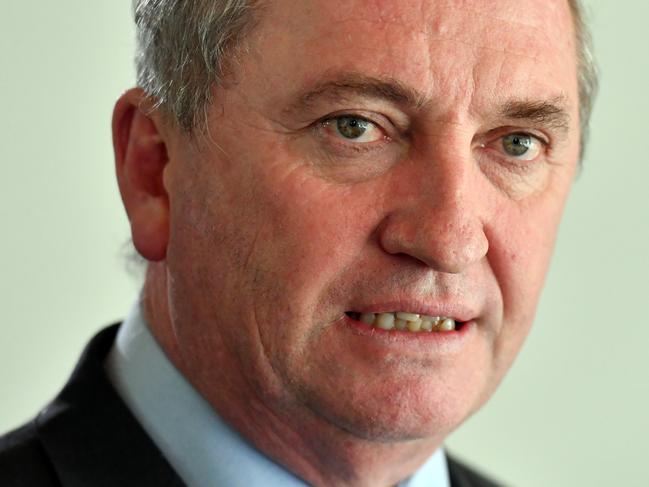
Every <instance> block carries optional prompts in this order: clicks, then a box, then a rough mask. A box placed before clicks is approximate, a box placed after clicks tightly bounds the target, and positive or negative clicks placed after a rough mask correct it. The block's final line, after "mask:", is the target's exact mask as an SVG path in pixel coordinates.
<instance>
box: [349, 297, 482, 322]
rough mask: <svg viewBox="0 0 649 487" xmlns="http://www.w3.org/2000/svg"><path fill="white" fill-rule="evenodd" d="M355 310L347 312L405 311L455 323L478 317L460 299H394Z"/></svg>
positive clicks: (378, 301)
mask: <svg viewBox="0 0 649 487" xmlns="http://www.w3.org/2000/svg"><path fill="white" fill-rule="evenodd" d="M356 306H357V307H356V308H354V309H349V310H347V311H351V312H358V313H375V314H376V313H392V312H399V311H403V312H406V313H416V314H419V315H427V316H444V317H447V318H452V319H454V320H455V321H460V322H466V321H470V320H472V319H474V318H476V316H477V315H478V312H477V310H476V307H475V306H471V305H469V304H468V303H465V302H463V301H461V300H460V299H457V300H455V299H452V298H445V299H443V300H440V299H431V300H430V301H425V300H409V299H393V300H372V301H371V302H365V303H359V304H357V305H356Z"/></svg>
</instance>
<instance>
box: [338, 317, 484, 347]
mask: <svg viewBox="0 0 649 487" xmlns="http://www.w3.org/2000/svg"><path fill="white" fill-rule="evenodd" d="M341 321H342V324H344V325H345V326H347V327H349V328H350V329H351V331H353V332H354V333H355V334H358V335H361V336H365V337H368V338H369V337H371V338H375V339H378V340H384V341H389V342H391V343H393V344H394V343H398V342H402V343H404V344H416V345H417V346H436V345H437V346H449V347H456V346H462V344H463V343H464V342H465V341H466V340H467V339H468V338H469V336H470V335H472V334H473V333H474V332H475V330H476V326H477V325H476V322H475V321H474V320H470V321H466V322H464V323H462V326H461V327H460V328H459V329H458V330H453V331H437V332H436V331H430V332H428V331H418V332H411V331H400V330H395V329H392V330H384V329H382V328H379V327H377V326H370V325H368V324H366V323H363V322H361V321H358V320H354V319H352V318H350V317H349V316H347V315H344V316H343V317H342V319H341Z"/></svg>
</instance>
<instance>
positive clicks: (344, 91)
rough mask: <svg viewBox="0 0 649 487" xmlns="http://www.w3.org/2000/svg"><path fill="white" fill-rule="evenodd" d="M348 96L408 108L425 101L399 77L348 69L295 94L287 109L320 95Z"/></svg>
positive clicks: (300, 106)
mask: <svg viewBox="0 0 649 487" xmlns="http://www.w3.org/2000/svg"><path fill="white" fill-rule="evenodd" d="M351 96H360V97H363V98H378V99H383V100H387V101H390V102H393V103H395V104H397V105H405V106H408V107H411V108H421V106H423V105H424V103H425V102H426V97H425V96H424V95H423V94H422V93H420V92H418V91H417V90H414V89H412V88H410V87H408V86H406V85H404V84H403V83H401V82H400V81H398V80H395V79H392V78H376V77H373V76H365V75H361V74H356V73H349V74H344V75H341V76H338V77H334V78H333V79H330V80H323V81H320V82H318V83H316V85H315V86H313V87H311V88H309V90H308V91H306V92H304V93H302V94H300V95H298V99H297V101H296V102H295V103H292V104H291V105H290V106H289V107H288V111H298V110H300V109H308V108H311V107H312V106H313V105H315V104H316V103H317V102H319V101H320V100H322V99H325V100H328V99H331V100H339V99H345V98H349V97H351Z"/></svg>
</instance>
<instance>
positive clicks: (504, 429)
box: [0, 0, 649, 487]
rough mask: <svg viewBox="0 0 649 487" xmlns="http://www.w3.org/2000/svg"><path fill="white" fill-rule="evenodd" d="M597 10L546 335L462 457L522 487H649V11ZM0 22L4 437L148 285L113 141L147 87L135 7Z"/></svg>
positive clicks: (75, 6)
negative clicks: (123, 110) (127, 101)
mask: <svg viewBox="0 0 649 487" xmlns="http://www.w3.org/2000/svg"><path fill="white" fill-rule="evenodd" d="M588 4H589V6H590V10H591V16H592V25H593V31H594V37H595V42H596V51H597V56H598V59H599V64H600V66H601V70H602V72H603V74H602V87H601V93H600V97H599V101H598V104H597V107H596V110H595V114H594V120H593V130H592V142H591V146H590V148H589V151H588V155H587V158H586V161H585V170H584V172H583V174H582V175H581V177H580V178H579V180H578V182H577V184H576V186H575V188H574V192H573V194H572V198H571V200H570V202H569V204H568V208H567V211H566V216H565V220H564V224H563V226H562V230H561V233H560V238H559V242H558V246H557V250H556V255H555V259H554V264H553V267H552V270H551V272H550V274H549V277H548V281H547V286H546V291H545V294H544V296H543V299H542V302H541V305H540V309H539V314H538V319H537V321H536V325H535V328H534V330H533V332H532V334H531V336H530V339H529V341H528V343H527V345H526V347H525V348H524V350H523V352H522V354H521V356H520V358H519V360H518V362H517V363H516V365H515V366H514V368H513V370H512V372H511V373H510V375H509V376H508V378H507V379H506V380H505V382H504V384H503V386H502V387H501V388H500V390H499V392H498V393H497V394H496V396H495V397H494V398H493V400H492V401H491V402H490V403H489V404H488V405H487V406H486V407H485V408H484V409H483V410H482V411H481V412H480V413H479V414H477V415H476V416H475V417H474V418H472V419H471V420H469V421H468V422H467V423H466V424H465V425H464V426H462V427H461V428H460V430H458V432H457V433H456V434H454V435H453V436H452V437H451V439H450V440H449V442H448V444H449V445H450V446H451V447H452V449H453V450H454V451H455V452H456V453H459V454H461V455H462V456H464V457H465V458H467V459H469V460H471V461H474V462H475V463H476V464H479V465H482V466H483V467H484V468H485V469H487V470H488V471H490V472H492V473H493V474H494V475H495V476H496V477H498V478H500V479H501V480H503V481H505V482H506V483H508V484H509V485H515V486H530V487H560V486H617V485H625V486H638V487H640V486H642V487H646V486H648V485H649V470H647V467H646V462H647V460H646V457H647V454H648V452H649V447H648V446H647V442H648V440H647V437H648V436H649V419H648V411H649V326H648V325H649V320H648V318H647V304H648V302H649V300H648V299H647V294H648V291H649V277H648V271H649V257H648V255H649V218H648V217H649V190H648V188H647V185H648V183H649V156H648V150H649V149H648V146H649V123H648V122H647V116H648V115H649V96H648V94H647V90H649V55H648V54H647V47H648V46H649V34H648V32H647V31H648V29H649V27H648V26H647V22H648V19H649V3H648V2H645V1H643V0H621V1H612V0H591V1H589V2H588ZM0 6H1V9H0V141H1V142H2V143H1V145H0V154H1V155H0V157H1V159H0V168H1V169H2V171H1V175H2V176H1V177H0V223H1V227H0V228H1V230H0V232H1V233H0V237H1V238H0V305H1V309H2V319H1V320H0V431H3V430H6V429H9V428H10V427H14V426H17V425H18V424H19V423H21V422H23V421H25V420H27V419H28V418H30V417H32V416H33V415H34V414H35V413H36V412H37V411H38V410H39V408H40V407H41V406H43V405H44V404H45V403H46V401H48V400H49V399H50V398H52V397H53V395H54V394H55V393H56V391H57V390H58V389H59V388H60V387H61V386H62V384H63V383H64V381H65V379H66V377H67V376H68V374H69V372H70V370H71V368H72V367H73V365H74V363H75V362H76V360H77V357H78V354H79V352H80V351H81V349H82V347H83V345H84V344H85V342H86V341H87V340H88V338H89V337H90V336H91V335H92V334H93V333H94V332H95V331H96V330H97V329H99V328H100V327H102V326H103V325H105V324H108V323H110V322H112V321H114V320H117V319H119V318H120V317H123V316H124V314H125V313H126V312H127V310H128V309H129V307H130V306H131V303H132V302H133V300H134V298H135V296H136V292H137V289H138V287H139V284H138V278H137V277H134V276H132V275H129V274H128V273H127V272H126V267H127V266H126V263H125V257H124V250H123V249H124V242H126V241H127V240H128V225H127V221H126V219H125V217H124V215H123V212H122V209H121V206H120V201H119V197H118V194H117V189H116V185H115V182H114V177H113V168H112V149H111V141H110V130H109V127H110V125H109V124H110V114H111V109H112V104H113V102H114V100H115V99H116V98H117V97H118V96H119V94H120V92H121V91H122V90H124V89H126V88H128V87H129V86H130V85H131V84H132V82H133V70H132V63H131V57H132V51H133V29H132V27H131V20H130V2H128V1H121V2H118V1H115V0H110V1H107V0H104V1H99V0H57V1H41V2H28V1H23V0H0ZM524 14H525V12H524V11H521V15H524Z"/></svg>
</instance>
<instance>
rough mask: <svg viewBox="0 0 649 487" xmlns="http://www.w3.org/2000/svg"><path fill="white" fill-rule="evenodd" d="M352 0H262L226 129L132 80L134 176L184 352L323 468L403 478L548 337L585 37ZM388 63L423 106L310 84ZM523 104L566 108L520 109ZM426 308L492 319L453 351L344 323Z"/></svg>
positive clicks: (317, 480) (231, 413) (151, 306)
mask: <svg viewBox="0 0 649 487" xmlns="http://www.w3.org/2000/svg"><path fill="white" fill-rule="evenodd" d="M344 5H345V6H344V8H341V7H340V5H339V3H338V2H328V1H324V0H312V1H305V2H294V1H288V0H281V1H276V2H272V5H271V6H268V7H267V8H265V9H264V10H263V13H262V14H261V20H260V22H259V25H258V26H257V27H256V28H255V30H254V31H253V33H252V35H251V37H250V38H249V40H248V42H247V46H246V48H247V49H246V50H245V51H244V52H243V54H241V56H240V61H239V62H238V63H237V64H236V65H235V66H234V70H233V76H232V79H231V80H230V82H229V83H227V84H226V85H225V86H223V87H218V88H215V91H214V95H215V97H214V99H215V102H214V104H213V105H212V106H210V107H209V109H208V112H207V121H208V132H209V133H208V134H207V135H197V136H195V137H194V138H190V137H189V136H187V135H185V134H183V133H181V131H180V130H178V129H177V128H176V127H175V126H174V125H173V124H171V123H168V122H166V121H165V119H164V118H163V117H162V116H160V115H159V113H153V114H150V113H148V112H145V111H138V110H137V109H136V108H135V107H137V106H138V103H140V101H141V100H140V97H141V93H139V92H138V91H137V90H134V91H131V92H129V93H127V94H125V95H124V97H123V98H122V99H121V100H120V102H118V105H117V108H116V114H115V125H114V127H115V133H116V136H115V141H116V142H115V144H116V154H117V162H118V164H117V167H118V178H119V181H120V189H121V191H122V195H123V198H124V201H125V205H126V208H127V211H128V213H129V218H130V220H131V225H132V229H133V238H134V242H135V244H136V247H137V248H138V250H139V251H140V252H141V253H142V255H144V256H145V257H146V258H148V259H149V260H151V261H152V262H151V264H150V266H149V271H148V275H147V282H146V285H145V310H146V314H147V318H148V321H149V323H150V326H151V328H152V330H153V331H154V334H155V335H156V337H157V338H158V340H159V341H160V343H161V344H162V345H163V347H164V348H165V350H166V351H167V353H168V355H169V357H170V358H171V359H172V361H173V362H174V363H175V364H176V366H177V367H179V368H180V370H181V371H182V372H183V373H184V374H185V375H186V376H187V377H188V378H189V380H190V381H191V382H192V383H193V384H194V385H195V386H196V388H197V389H198V390H199V391H200V392H201V393H202V394H203V395H204V396H205V397H206V398H207V399H208V400H209V401H210V402H211V403H212V405H213V406H214V407H215V409H216V410H217V411H218V412H219V413H220V414H221V415H222V416H223V417H224V418H225V419H226V420H227V421H229V422H230V423H232V424H233V425H234V426H235V427H236V428H237V429H238V430H239V431H241V432H242V433H243V434H244V435H245V436H246V437H248V438H249V439H250V441H252V442H253V443H254V444H255V445H257V446H258V447H259V448H260V449H262V450H263V451H265V452H266V453H267V454H269V455H270V456H271V457H273V458H275V459H276V460H277V461H279V462H281V463H283V464H284V465H286V466H287V467H288V468H289V469H291V470H292V471H294V472H296V473H297V474H298V475H299V476H301V477H303V478H305V479H307V480H308V481H309V482H311V483H313V484H315V485H390V484H393V483H396V482H398V481H399V480H401V479H403V478H405V477H407V476H408V475H410V474H411V473H412V471H414V470H415V469H416V468H417V467H418V466H419V465H420V464H421V463H422V462H423V461H425V459H426V458H427V457H428V456H429V455H430V454H431V453H432V452H433V451H434V450H435V449H436V448H437V447H438V446H439V445H440V444H441V442H442V441H443V439H444V438H445V437H446V436H447V435H448V434H449V432H451V431H452V430H453V429H454V428H456V427H457V426H458V425H459V424H460V423H461V422H462V421H463V420H464V419H465V418H466V417H467V416H468V415H470V414H471V413H472V412H474V411H475V410H476V409H477V408H479V407H480V406H481V405H482V404H483V403H484V401H485V400H486V399H487V398H488V397H489V396H490V395H491V393H492V392H493V390H494V389H495V387H496V386H497V384H498V383H499V382H500V380H501V379H502V377H503V375H504V373H505V372H506V370H507V369H508V367H509V366H510V364H511V362H512V360H513V359H514V357H515V355H516V353H517V352H518V350H519V348H520V346H521V343H522V341H523V339H524V338H525V336H526V334H527V332H528V330H529V328H530V325H531V322H532V320H533V316H534V312H535V307H536V304H537V301H538V297H539V293H540V290H541V287H542V283H543V280H544V276H545V273H546V270H547V267H548V262H549V258H550V255H551V252H552V247H553V243H554V239H555V234H556V231H557V226H558V223H559V220H560V215H561V212H562V209H563V205H564V202H565V199H566V196H567V194H568V192H569V189H570V186H571V182H572V179H573V175H574V171H575V166H576V161H577V159H578V151H579V119H578V112H577V78H576V61H575V53H574V51H575V47H574V40H573V35H574V34H573V30H572V19H571V16H570V10H569V7H568V5H567V2H564V1H559V0H523V1H520V0H517V1H513V0H500V1H497V2H494V1H491V0H490V1H487V0H471V1H469V0H466V1H456V2H449V1H430V0H429V1H416V0H412V1H404V2H392V1H381V0H375V1H349V2H345V3H344ZM369 78H372V79H380V80H382V81H387V82H390V83H392V84H393V85H394V84H398V85H399V86H401V87H406V88H407V90H409V91H410V92H413V93H414V94H415V95H416V96H415V98H417V100H416V101H417V103H415V104H412V103H408V102H407V101H406V100H404V99H403V97H401V98H399V97H395V96H392V97H389V96H388V97H386V96H380V94H378V93H377V92H376V91H377V90H373V91H372V90H370V91H371V92H369V93H368V92H366V91H367V90H366V91H365V92H360V91H359V90H358V89H354V90H351V89H350V90H346V91H344V92H341V91H340V90H338V92H336V93H334V94H331V95H327V93H328V92H327V91H326V90H325V93H321V94H320V95H317V94H315V93H313V90H314V88H315V87H316V86H319V87H322V85H323V83H325V82H327V81H335V82H336V83H338V85H354V86H356V87H358V85H361V84H362V83H363V82H366V81H367V80H368V79H369ZM316 91H317V90H316ZM379 91H380V90H379ZM307 92H311V95H310V96H309V97H307V99H308V103H300V100H302V101H306V100H305V97H304V96H303V95H304V93H307ZM384 92H385V90H384ZM512 100H518V101H527V102H534V103H537V105H538V104H539V103H541V104H542V103H546V104H553V106H554V108H555V109H556V110H555V111H557V112H561V113H562V114H563V115H562V119H561V120H562V123H559V122H558V121H557V119H556V117H555V118H554V119H552V120H551V121H548V120H544V119H543V117H527V118H525V117H522V118H521V117H512V116H509V115H508V116H505V115H503V106H504V105H505V104H507V103H508V102H511V101H512ZM349 114H352V115H355V116H360V117H362V118H364V119H366V120H369V121H371V122H372V123H373V124H371V125H369V129H368V130H367V131H366V132H365V135H364V137H365V138H364V139H362V140H361V141H357V140H351V139H346V138H345V137H343V136H342V135H341V134H340V133H339V132H338V131H337V130H336V121H335V120H334V121H329V122H326V121H327V120H330V119H331V118H332V117H333V116H340V115H349ZM539 118H540V119H539ZM520 132H524V133H529V134H532V135H533V136H534V137H536V139H532V140H537V139H538V140H539V141H543V142H538V141H537V142H536V146H535V148H536V149H538V150H537V153H536V155H535V157H534V158H533V159H532V160H529V161H525V160H517V159H516V158H515V157H513V156H512V155H510V154H508V153H507V152H505V151H504V149H503V144H502V140H503V137H504V136H506V135H508V134H512V133H520ZM425 306H438V307H439V306H446V307H449V306H450V307H451V308H452V309H455V308H453V307H456V308H461V309H462V310H464V311H463V313H464V314H466V315H469V316H470V318H471V319H473V320H474V326H472V327H470V329H468V330H467V331H466V333H465V334H464V335H463V338H461V339H458V340H457V341H455V342H454V345H452V346H445V345H444V344H441V343H439V342H435V341H432V340H427V341H426V340H422V339H420V338H416V337H413V338H410V339H405V340H391V339H389V338H386V336H385V335H383V336H372V335H367V334H365V335H364V334H359V333H357V332H355V331H354V329H353V328H351V327H350V326H348V324H346V322H345V321H344V320H343V319H341V317H342V316H343V314H344V312H345V311H391V310H404V311H408V310H415V308H417V309H419V308H420V307H425ZM458 313H460V311H458ZM449 314H451V313H450V312H449Z"/></svg>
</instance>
